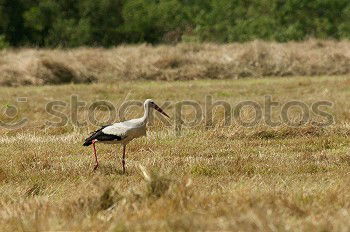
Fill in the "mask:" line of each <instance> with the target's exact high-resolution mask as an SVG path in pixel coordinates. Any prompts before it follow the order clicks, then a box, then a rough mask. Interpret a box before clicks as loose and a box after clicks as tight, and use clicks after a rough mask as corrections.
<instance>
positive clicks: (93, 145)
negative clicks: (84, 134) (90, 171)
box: [92, 140, 98, 171]
mask: <svg viewBox="0 0 350 232" xmlns="http://www.w3.org/2000/svg"><path fill="white" fill-rule="evenodd" d="M95 143H96V140H94V141H92V147H93V149H94V155H95V167H94V171H95V170H96V169H97V168H98V160H97V154H96V147H95Z"/></svg>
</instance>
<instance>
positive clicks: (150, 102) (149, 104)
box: [144, 99, 170, 118]
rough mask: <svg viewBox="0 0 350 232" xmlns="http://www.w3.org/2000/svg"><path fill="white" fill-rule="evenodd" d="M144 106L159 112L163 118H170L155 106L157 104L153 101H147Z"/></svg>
mask: <svg viewBox="0 0 350 232" xmlns="http://www.w3.org/2000/svg"><path fill="white" fill-rule="evenodd" d="M144 104H145V106H146V107H150V108H154V109H156V110H157V111H158V112H160V113H161V114H164V115H165V116H167V117H168V118H170V117H169V115H167V114H166V113H165V112H164V111H163V110H162V109H161V108H160V107H159V106H157V104H156V103H154V101H153V100H152V99H147V100H146V101H145V103H144Z"/></svg>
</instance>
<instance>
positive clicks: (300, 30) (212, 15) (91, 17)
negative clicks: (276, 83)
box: [0, 0, 350, 47]
mask: <svg viewBox="0 0 350 232" xmlns="http://www.w3.org/2000/svg"><path fill="white" fill-rule="evenodd" d="M0 35H2V37H1V41H2V43H5V42H6V44H7V43H9V44H10V45H11V46H39V47H57V46H63V47H77V46H84V45H86V46H104V47H108V46H114V45H118V44H121V43H141V42H148V43H161V42H178V41H181V40H187V39H189V40H195V41H213V42H234V41H239V42H244V41H249V40H253V39H263V40H275V41H280V42H284V41H290V40H303V39H307V38H310V37H314V38H322V39H324V38H334V39H342V38H350V1H349V0H220V1H218V0H201V1H199V0H146V1H145V0H99V1H96V0H56V1H52V0H0Z"/></svg>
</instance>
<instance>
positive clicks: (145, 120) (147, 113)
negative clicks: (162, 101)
mask: <svg viewBox="0 0 350 232" xmlns="http://www.w3.org/2000/svg"><path fill="white" fill-rule="evenodd" d="M143 107H144V109H145V112H144V114H143V117H142V121H143V123H144V124H146V123H147V122H148V117H149V114H150V107H149V104H144V105H143Z"/></svg>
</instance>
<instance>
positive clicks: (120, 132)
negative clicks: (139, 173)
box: [83, 99, 169, 173]
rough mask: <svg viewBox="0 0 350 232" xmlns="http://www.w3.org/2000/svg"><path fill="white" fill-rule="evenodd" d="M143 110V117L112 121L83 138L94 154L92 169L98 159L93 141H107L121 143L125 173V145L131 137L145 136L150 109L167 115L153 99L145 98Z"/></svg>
mask: <svg viewBox="0 0 350 232" xmlns="http://www.w3.org/2000/svg"><path fill="white" fill-rule="evenodd" d="M143 106H144V109H145V112H144V115H143V117H141V118H136V119H131V120H128V121H125V122H119V123H114V124H112V125H108V126H103V127H101V128H100V129H98V130H97V131H94V132H92V134H91V136H90V137H88V138H87V139H85V142H84V144H83V146H90V145H91V144H92V146H93V150H94V155H95V167H94V171H95V170H96V169H97V168H98V160H97V154H96V147H95V143H97V142H101V143H108V144H122V145H123V158H122V165H123V173H125V149H126V145H127V144H128V143H129V142H130V141H131V140H133V139H136V138H139V137H141V136H146V125H147V121H148V117H149V115H150V112H151V109H152V108H154V109H156V110H157V111H159V112H160V113H162V114H164V115H165V116H167V117H168V118H169V116H168V115H167V114H166V113H165V112H164V111H163V110H162V109H161V108H160V107H159V106H157V105H156V104H155V103H154V101H153V100H151V99H147V100H146V101H145V103H144V104H143Z"/></svg>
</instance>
